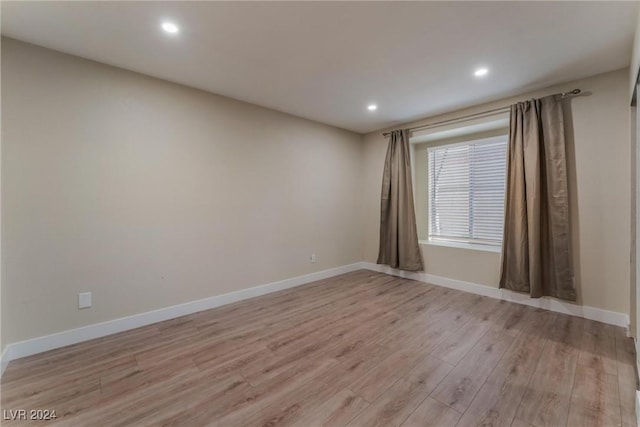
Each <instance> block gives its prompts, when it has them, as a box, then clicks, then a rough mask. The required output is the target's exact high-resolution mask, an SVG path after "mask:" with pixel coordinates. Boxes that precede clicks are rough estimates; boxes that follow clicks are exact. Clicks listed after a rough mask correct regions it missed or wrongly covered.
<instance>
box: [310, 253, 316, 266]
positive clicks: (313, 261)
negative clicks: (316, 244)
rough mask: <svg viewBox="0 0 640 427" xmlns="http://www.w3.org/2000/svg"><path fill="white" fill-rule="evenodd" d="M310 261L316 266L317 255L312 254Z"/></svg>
mask: <svg viewBox="0 0 640 427" xmlns="http://www.w3.org/2000/svg"><path fill="white" fill-rule="evenodd" d="M309 261H311V264H315V263H316V254H311V256H310V257H309Z"/></svg>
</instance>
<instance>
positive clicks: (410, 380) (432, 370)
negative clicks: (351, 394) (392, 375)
mask: <svg viewBox="0 0 640 427" xmlns="http://www.w3.org/2000/svg"><path fill="white" fill-rule="evenodd" d="M451 369H453V365H449V364H448V363H446V362H443V361H442V360H440V359H437V358H435V357H430V356H428V357H426V358H424V359H422V360H421V361H420V362H418V364H417V365H416V366H415V367H414V368H413V369H412V370H411V371H409V373H408V374H407V375H405V376H403V377H402V378H401V379H399V380H398V381H396V382H395V383H394V384H393V385H391V386H390V387H389V388H388V389H387V390H386V391H385V392H384V393H383V394H382V395H381V396H380V397H379V398H378V399H376V400H375V401H374V402H373V403H372V404H371V405H369V407H367V408H366V409H365V410H364V411H363V412H362V413H361V414H360V415H359V416H358V417H357V418H356V419H355V420H353V421H352V422H351V423H350V427H353V426H371V427H374V426H394V427H399V426H400V425H401V424H402V422H403V421H404V420H405V419H406V418H407V417H408V416H409V415H410V414H411V413H412V412H413V411H414V410H415V409H416V408H417V407H418V406H419V405H420V403H421V402H422V401H424V399H425V398H426V397H427V396H429V394H430V393H431V392H432V391H433V389H434V388H435V387H436V386H437V385H438V384H439V383H440V381H442V379H443V378H444V377H445V376H446V375H447V374H448V373H449V372H450V371H451Z"/></svg>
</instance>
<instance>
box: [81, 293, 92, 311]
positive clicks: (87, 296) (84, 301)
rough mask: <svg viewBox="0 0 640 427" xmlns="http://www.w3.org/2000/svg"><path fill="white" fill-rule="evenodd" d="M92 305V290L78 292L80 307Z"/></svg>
mask: <svg viewBox="0 0 640 427" xmlns="http://www.w3.org/2000/svg"><path fill="white" fill-rule="evenodd" d="M89 307H91V292H81V293H79V294H78V308H89Z"/></svg>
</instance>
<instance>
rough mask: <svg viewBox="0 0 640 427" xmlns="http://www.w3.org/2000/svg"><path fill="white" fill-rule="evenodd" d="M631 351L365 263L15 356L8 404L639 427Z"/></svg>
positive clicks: (282, 420)
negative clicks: (212, 306)
mask: <svg viewBox="0 0 640 427" xmlns="http://www.w3.org/2000/svg"><path fill="white" fill-rule="evenodd" d="M633 360H634V354H633V344H632V341H631V340H630V339H628V338H626V337H625V332H624V331H623V329H622V328H616V327H613V326H610V325H606V324H603V323H598V322H593V321H589V320H585V319H582V318H577V317H571V316H566V315H562V314H557V313H553V312H549V311H544V310H540V309H534V308H531V307H526V306H523V305H518V304H514V303H509V302H504V301H499V300H495V299H491V298H487V297H481V296H477V295H473V294H468V293H464V292H459V291H455V290H451V289H447V288H442V287H437V286H432V285H426V284H423V283H418V282H414V281H411V280H405V279H400V278H395V277H391V276H387V275H384V274H380V273H374V272H370V271H364V270H361V271H357V272H353V273H349V274H345V275H341V276H338V277H334V278H331V279H326V280H322V281H318V282H314V283H311V284H308V285H305V286H301V287H298V288H294V289H290V290H286V291H282V292H278V293H273V294H269V295H266V296H262V297H259V298H255V299H252V300H247V301H243V302H239V303H236V304H232V305H228V306H224V307H220V308H217V309H213V310H208V311H204V312H200V313H196V314H193V315H190V316H186V317H182V318H178V319H174V320H170V321H166V322H163V323H158V324H154V325H150V326H147V327H143V328H139V329H136V330H132V331H128V332H124V333H120V334H117V335H112V336H109V337H105V338H100V339H97V340H93V341H89V342H85V343H82V344H77V345H74V346H70V347H65V348H62V349H58V350H53V351H50V352H47V353H43V354H39V355H35V356H31V357H28V358H23V359H19V360H15V361H12V362H11V363H10V364H9V366H8V367H7V370H6V372H5V374H4V376H3V378H2V390H1V391H2V408H3V410H5V411H8V410H10V409H11V410H16V409H26V410H30V409H48V410H56V413H57V416H58V418H57V419H56V420H55V421H53V422H42V421H39V422H32V423H33V424H34V425H56V426H63V425H64V426H146V425H154V426H155V425H163V426H205V425H211V426H301V427H310V426H320V425H327V426H349V427H354V426H367V427H369V426H404V427H407V426H420V427H424V426H443V427H451V426H476V425H483V426H513V427H516V426H517V427H521V426H532V425H533V426H565V425H568V426H572V427H573V426H575V427H587V426H631V425H633V423H634V394H635V391H634V390H635V372H634V367H633V366H634V365H633ZM6 413H7V412H5V415H6ZM29 422H30V421H27V422H25V421H13V422H8V421H5V423H6V425H23V424H29ZM3 425H5V424H3Z"/></svg>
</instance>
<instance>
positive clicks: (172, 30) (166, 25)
mask: <svg viewBox="0 0 640 427" xmlns="http://www.w3.org/2000/svg"><path fill="white" fill-rule="evenodd" d="M162 29H163V30H165V31H166V32H167V33H169V34H176V33H177V32H178V31H180V28H178V26H177V25H176V24H174V23H173V22H168V21H165V22H163V23H162Z"/></svg>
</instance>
